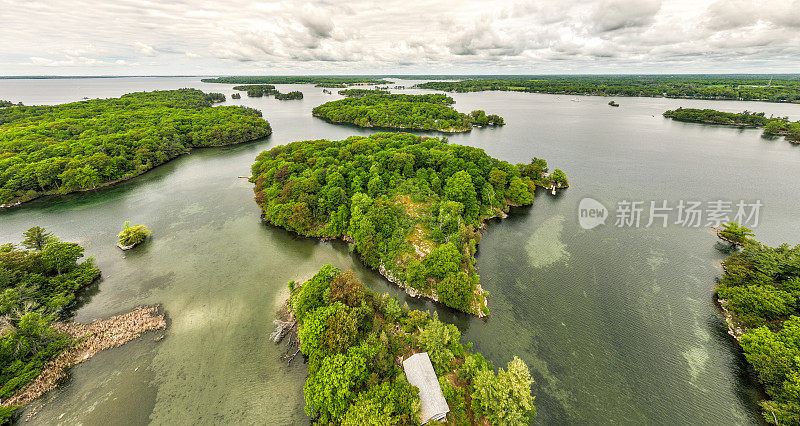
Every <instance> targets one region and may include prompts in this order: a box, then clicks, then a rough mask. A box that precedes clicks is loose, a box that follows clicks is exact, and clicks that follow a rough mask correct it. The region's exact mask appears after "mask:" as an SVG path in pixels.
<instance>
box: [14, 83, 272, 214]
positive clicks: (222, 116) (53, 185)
mask: <svg viewBox="0 0 800 426" xmlns="http://www.w3.org/2000/svg"><path fill="white" fill-rule="evenodd" d="M213 99H214V97H213V96H210V95H207V94H205V93H203V92H201V91H199V90H194V89H181V90H168V91H157V92H138V93H131V94H128V95H124V96H122V97H120V98H113V99H98V100H90V101H84V102H75V103H69V104H62V105H53V106H23V107H10V108H3V109H0V204H3V203H11V202H15V201H27V200H31V199H33V198H36V197H38V196H40V195H43V194H66V193H69V192H73V191H80V190H85V189H92V188H96V187H98V186H100V185H103V184H107V183H111V182H114V181H116V180H119V179H128V178H131V177H133V176H137V175H140V174H142V173H144V172H145V171H147V170H150V169H152V168H153V167H155V166H158V165H159V164H162V163H164V162H166V161H168V160H170V159H172V158H175V157H176V156H178V155H181V154H183V153H185V152H187V151H188V150H189V149H190V148H194V147H206V146H221V145H229V144H236V143H240V142H247V141H251V140H255V139H258V138H262V137H264V136H267V135H269V134H270V132H271V129H270V126H269V123H268V122H266V121H265V120H263V119H262V118H261V112H259V111H258V110H255V109H252V108H245V107H240V106H221V107H213V108H212V107H211V104H212V100H213Z"/></svg>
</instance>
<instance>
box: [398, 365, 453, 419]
mask: <svg viewBox="0 0 800 426" xmlns="http://www.w3.org/2000/svg"><path fill="white" fill-rule="evenodd" d="M403 370H405V372H406V378H407V379H408V382H409V383H411V384H412V385H414V386H416V387H417V388H418V389H419V399H420V402H421V407H420V408H421V409H420V423H422V424H425V423H427V422H428V420H431V419H433V420H441V419H443V418H444V417H445V416H446V415H447V413H448V412H449V411H450V407H448V406H447V401H446V400H445V399H444V396H443V395H442V388H440V387H439V380H438V379H437V378H436V372H434V371H433V364H431V359H430V357H429V356H428V353H427V352H420V353H418V354H414V355H411V356H410V357H408V358H407V359H406V360H405V361H403Z"/></svg>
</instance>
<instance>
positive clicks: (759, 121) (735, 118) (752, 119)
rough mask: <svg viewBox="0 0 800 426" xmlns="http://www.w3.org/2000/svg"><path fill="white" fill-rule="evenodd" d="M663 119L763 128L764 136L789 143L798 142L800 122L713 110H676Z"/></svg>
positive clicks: (759, 113)
mask: <svg viewBox="0 0 800 426" xmlns="http://www.w3.org/2000/svg"><path fill="white" fill-rule="evenodd" d="M664 117H667V118H671V119H673V120H677V121H685V122H691V123H704V124H719V125H725V126H736V127H763V128H764V134H765V135H770V136H786V138H787V139H788V140H790V141H800V121H795V122H792V121H789V117H766V114H765V113H763V112H750V111H746V110H745V111H743V112H739V113H734V112H723V111H717V110H713V109H696V108H678V109H676V110H668V111H665V112H664Z"/></svg>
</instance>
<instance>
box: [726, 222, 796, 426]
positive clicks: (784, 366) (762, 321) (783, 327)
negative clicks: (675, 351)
mask: <svg viewBox="0 0 800 426" xmlns="http://www.w3.org/2000/svg"><path fill="white" fill-rule="evenodd" d="M720 234H721V235H720V236H721V237H724V238H725V240H726V241H730V242H732V244H736V245H737V246H739V247H741V250H735V251H734V253H733V254H731V255H730V256H729V257H728V258H727V259H725V260H724V261H723V262H722V267H723V270H724V273H723V275H722V277H721V279H720V280H719V284H718V285H717V297H718V299H719V300H718V301H719V304H720V306H721V307H722V310H723V312H724V314H725V320H726V322H727V323H728V328H729V334H730V335H731V336H733V337H734V338H735V339H736V340H737V341H738V342H739V343H740V344H741V346H742V350H743V351H744V356H745V358H746V359H747V361H748V362H749V363H750V364H752V365H753V367H754V368H755V371H756V373H757V374H758V378H759V380H760V381H761V383H762V384H763V385H764V389H765V390H766V392H767V395H769V397H770V399H769V400H766V401H763V402H761V407H762V409H763V412H762V414H763V416H764V420H765V421H766V422H767V423H770V424H773V423H774V424H787V425H788V424H798V423H800V405H798V399H797V396H798V394H800V307H799V305H798V301H800V270H799V269H798V259H800V245H797V246H794V247H791V246H789V245H787V244H784V245H781V246H779V247H769V246H766V245H763V244H761V243H760V242H758V241H756V240H754V239H752V238H749V236H751V235H752V231H750V230H749V229H747V228H745V227H742V226H739V225H738V224H734V225H733V226H731V225H730V224H729V225H728V226H726V228H725V229H724V230H723V231H721V232H720Z"/></svg>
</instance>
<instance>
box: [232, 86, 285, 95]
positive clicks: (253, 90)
mask: <svg viewBox="0 0 800 426" xmlns="http://www.w3.org/2000/svg"><path fill="white" fill-rule="evenodd" d="M233 90H238V91H240V92H247V96H248V97H250V98H260V97H262V96H265V95H266V96H270V95H274V94H276V93H280V92H278V90H277V89H275V86H273V85H271V84H245V85H241V86H233Z"/></svg>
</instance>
